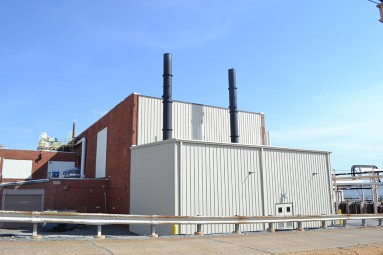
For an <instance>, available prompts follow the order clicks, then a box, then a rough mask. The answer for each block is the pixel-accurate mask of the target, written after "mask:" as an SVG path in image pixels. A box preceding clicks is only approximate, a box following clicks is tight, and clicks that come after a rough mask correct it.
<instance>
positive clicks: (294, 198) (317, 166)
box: [263, 149, 333, 227]
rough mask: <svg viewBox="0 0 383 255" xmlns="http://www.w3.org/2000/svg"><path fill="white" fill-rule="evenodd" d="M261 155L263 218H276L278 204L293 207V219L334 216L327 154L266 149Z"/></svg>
mask: <svg viewBox="0 0 383 255" xmlns="http://www.w3.org/2000/svg"><path fill="white" fill-rule="evenodd" d="M263 155H264V157H263V162H264V174H263V181H264V196H265V215H275V204H276V203H281V202H285V203H290V202H291V203H293V214H294V215H321V214H330V213H333V211H332V210H331V208H332V195H331V191H330V189H329V187H331V183H330V181H329V172H330V168H329V165H328V161H327V157H328V155H327V154H325V153H313V152H303V151H302V152H299V151H284V150H272V149H265V150H264V153H263ZM283 193H286V194H287V198H283V197H282V194H283ZM303 225H304V226H307V227H309V226H310V227H314V226H319V225H320V223H306V224H303Z"/></svg>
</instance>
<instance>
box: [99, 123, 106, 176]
mask: <svg viewBox="0 0 383 255" xmlns="http://www.w3.org/2000/svg"><path fill="white" fill-rule="evenodd" d="M107 142H108V128H107V127H106V128H104V129H103V130H101V131H100V132H98V133H97V148H96V178H104V177H105V171H106V145H107Z"/></svg>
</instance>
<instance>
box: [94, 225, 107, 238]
mask: <svg viewBox="0 0 383 255" xmlns="http://www.w3.org/2000/svg"><path fill="white" fill-rule="evenodd" d="M101 232H102V226H101V225H97V235H95V236H94V238H98V239H105V236H104V235H102V234H101Z"/></svg>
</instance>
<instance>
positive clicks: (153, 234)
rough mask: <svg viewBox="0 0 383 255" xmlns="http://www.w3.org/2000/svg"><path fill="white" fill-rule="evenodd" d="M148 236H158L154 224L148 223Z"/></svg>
mask: <svg viewBox="0 0 383 255" xmlns="http://www.w3.org/2000/svg"><path fill="white" fill-rule="evenodd" d="M150 233H151V234H150V235H149V236H150V237H158V234H156V225H150Z"/></svg>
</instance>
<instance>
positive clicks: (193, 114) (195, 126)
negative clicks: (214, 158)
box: [137, 96, 262, 145]
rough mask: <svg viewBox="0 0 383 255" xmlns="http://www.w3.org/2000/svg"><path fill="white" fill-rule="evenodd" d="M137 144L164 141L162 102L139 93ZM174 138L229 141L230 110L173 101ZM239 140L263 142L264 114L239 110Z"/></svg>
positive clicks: (255, 142) (244, 142)
mask: <svg viewBox="0 0 383 255" xmlns="http://www.w3.org/2000/svg"><path fill="white" fill-rule="evenodd" d="M138 104H139V107H138V124H137V126H138V131H137V134H138V135H137V136H138V139H137V144H138V145H141V144H147V143H151V142H156V141H161V140H162V121H163V120H162V101H161V99H158V98H151V97H145V96H139V99H138ZM172 115H173V138H177V139H186V140H205V141H212V142H226V143H229V142H230V115H229V110H228V109H224V108H217V107H212V106H205V105H198V104H191V103H185V102H177V101H175V102H173V114H172ZM238 127H239V132H240V133H239V141H240V142H241V143H243V144H253V145H261V144H262V122H261V114H258V113H249V112H238Z"/></svg>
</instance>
